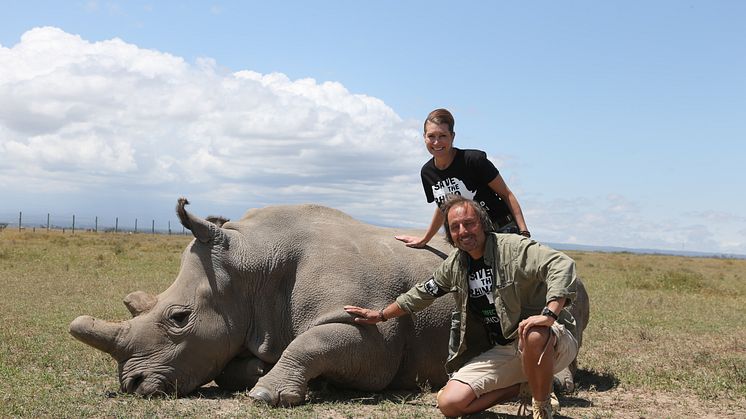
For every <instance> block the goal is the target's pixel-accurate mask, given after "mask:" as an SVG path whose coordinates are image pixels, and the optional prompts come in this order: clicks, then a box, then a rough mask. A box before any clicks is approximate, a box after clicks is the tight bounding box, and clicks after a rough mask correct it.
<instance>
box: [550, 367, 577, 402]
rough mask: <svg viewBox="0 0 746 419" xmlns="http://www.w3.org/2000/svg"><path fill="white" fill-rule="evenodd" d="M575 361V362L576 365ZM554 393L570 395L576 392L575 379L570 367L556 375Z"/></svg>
mask: <svg viewBox="0 0 746 419" xmlns="http://www.w3.org/2000/svg"><path fill="white" fill-rule="evenodd" d="M574 362H575V361H573V363H574ZM553 381H554V391H555V392H557V393H564V394H569V393H572V392H574V391H575V379H574V378H573V373H572V371H571V370H570V367H567V368H565V369H563V370H562V371H560V372H558V373H557V374H554V380H553Z"/></svg>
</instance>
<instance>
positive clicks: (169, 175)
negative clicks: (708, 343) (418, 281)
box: [0, 0, 746, 254]
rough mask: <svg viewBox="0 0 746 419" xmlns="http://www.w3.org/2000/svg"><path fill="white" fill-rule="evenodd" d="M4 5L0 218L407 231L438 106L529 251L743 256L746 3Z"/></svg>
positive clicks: (419, 198)
mask: <svg viewBox="0 0 746 419" xmlns="http://www.w3.org/2000/svg"><path fill="white" fill-rule="evenodd" d="M0 3H2V9H3V15H2V17H0V22H1V24H0V97H2V98H3V100H2V101H1V102H2V103H0V188H1V189H3V190H4V191H5V192H4V193H3V195H4V197H3V199H2V200H0V219H5V221H13V220H14V219H17V216H18V212H19V211H23V212H24V213H26V214H29V216H32V215H33V214H43V215H44V218H46V213H48V212H52V213H54V214H72V213H75V214H77V215H78V217H79V219H81V218H82V219H85V218H86V217H88V218H92V217H93V216H94V215H95V216H99V217H100V218H103V219H107V220H108V219H110V218H112V217H115V216H118V217H120V218H123V219H124V218H128V219H129V218H133V217H139V218H140V219H141V220H143V219H151V218H155V219H157V220H159V221H158V222H161V221H160V220H165V219H172V220H174V222H175V217H174V216H173V206H174V204H175V201H176V198H177V197H178V196H179V195H185V196H187V197H189V198H190V199H191V200H192V202H193V207H192V209H193V210H194V211H195V212H197V213H200V214H202V215H207V214H222V215H225V216H228V217H230V218H239V217H240V216H241V214H242V213H243V211H244V210H245V209H248V208H250V207H256V206H263V205H269V204H277V203H296V202H317V203H321V204H325V205H330V206H333V207H336V208H339V209H342V210H344V211H346V212H348V213H350V214H351V215H353V216H355V217H357V218H359V219H363V220H365V221H369V222H373V223H376V224H382V225H389V226H397V227H398V226H401V227H417V228H424V227H425V226H426V225H427V222H428V221H429V217H430V215H431V213H432V209H431V207H430V206H428V205H427V204H426V203H425V202H424V196H423V192H422V190H421V185H420V182H419V168H420V166H421V165H422V164H423V163H424V162H425V161H426V160H427V158H428V154H427V153H426V151H425V148H424V145H423V143H422V138H421V129H422V120H423V119H424V117H425V116H426V115H427V113H428V112H429V111H430V110H432V109H434V108H437V107H446V108H448V109H450V110H451V111H452V112H453V113H454V115H455V117H456V132H457V135H456V141H455V145H456V146H458V147H462V148H477V149H482V150H484V151H486V152H487V153H488V155H489V156H490V158H491V160H492V161H493V162H494V163H495V164H496V165H497V167H498V169H499V170H500V171H501V173H502V175H503V177H504V178H505V179H506V181H507V183H508V185H509V186H510V187H511V189H513V191H514V192H515V193H516V195H517V196H518V199H519V200H520V202H521V205H522V207H523V210H524V214H525V216H526V219H527V223H528V226H529V228H530V230H531V231H532V233H533V234H534V237H535V238H537V239H538V240H542V241H548V242H554V243H577V244H587V245H609V246H622V247H638V248H639V247H644V248H656V249H667V250H690V251H705V252H715V253H737V254H746V198H745V197H744V194H743V193H742V192H741V191H742V190H743V186H742V185H744V184H746V171H745V170H744V169H743V168H742V165H743V162H744V161H745V160H746V145H745V144H746V141H745V140H746V26H744V25H743V22H744V20H745V19H746V3H744V2H741V1H735V0H734V1H656V2H643V1H624V2H622V1H613V2H591V1H569V2H556V1H536V2H503V1H500V2H498V1H495V2H469V1H467V2H460V3H458V6H456V7H454V6H453V4H455V3H453V2H442V1H427V2H425V1H409V2H400V1H378V2H350V1H331V0H330V1H303V2H301V1H293V2H263V3H257V2H228V1H219V2H196V1H168V2H165V1H164V2H151V1H127V2H125V1H88V2H85V1H71V2H53V1H33V0H32V1H25V2H0ZM0 221H3V220H0Z"/></svg>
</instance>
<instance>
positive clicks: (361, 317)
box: [344, 306, 381, 324]
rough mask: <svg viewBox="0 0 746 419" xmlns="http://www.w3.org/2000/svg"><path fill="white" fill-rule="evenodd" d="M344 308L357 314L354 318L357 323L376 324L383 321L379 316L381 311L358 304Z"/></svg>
mask: <svg viewBox="0 0 746 419" xmlns="http://www.w3.org/2000/svg"><path fill="white" fill-rule="evenodd" d="M344 309H345V311H346V312H348V313H350V314H352V315H354V316H357V317H355V318H354V319H353V320H354V321H355V323H362V324H376V323H378V322H380V321H381V318H380V317H379V314H380V311H378V310H370V309H367V308H362V307H357V306H344Z"/></svg>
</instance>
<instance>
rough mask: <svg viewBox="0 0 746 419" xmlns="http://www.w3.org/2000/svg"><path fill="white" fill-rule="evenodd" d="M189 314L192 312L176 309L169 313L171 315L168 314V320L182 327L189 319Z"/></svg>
mask: <svg viewBox="0 0 746 419" xmlns="http://www.w3.org/2000/svg"><path fill="white" fill-rule="evenodd" d="M190 314H192V312H191V311H189V310H184V311H177V312H174V313H171V316H169V320H171V321H172V322H173V323H174V324H175V325H176V326H179V327H184V326H186V323H187V321H188V320H189V315H190Z"/></svg>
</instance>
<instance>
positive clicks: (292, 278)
mask: <svg viewBox="0 0 746 419" xmlns="http://www.w3.org/2000/svg"><path fill="white" fill-rule="evenodd" d="M186 204H188V202H187V200H186V199H183V198H182V199H179V203H178V205H177V213H178V215H179V218H180V220H181V223H182V224H183V225H184V226H185V227H186V228H188V229H189V230H191V232H192V234H193V235H194V237H195V240H193V241H192V242H191V243H190V244H189V245H188V246H187V248H186V250H185V251H184V252H183V255H182V258H181V269H180V272H179V274H178V276H177V278H176V280H175V281H174V283H173V284H172V285H171V286H170V287H169V288H168V289H167V290H165V291H164V292H162V293H161V294H159V295H157V296H152V295H149V294H146V293H144V292H141V291H137V292H133V293H131V294H129V295H128V296H127V297H125V300H124V303H125V305H126V306H127V308H128V309H129V311H130V312H131V313H132V316H133V318H132V319H130V320H127V321H122V322H107V321H103V320H98V319H95V318H93V317H90V316H80V317H78V318H76V319H75V320H74V321H73V322H72V323H71V324H70V333H71V334H72V335H73V336H74V337H76V338H77V339H79V340H81V341H83V342H85V343H87V344H89V345H91V346H93V347H95V348H97V349H100V350H102V351H105V352H107V353H109V354H110V355H111V356H112V357H113V358H114V359H115V360H116V361H117V362H118V367H119V380H120V383H121V389H122V391H124V392H127V393H136V394H140V395H146V396H149V395H157V394H180V395H183V394H188V393H190V392H192V391H194V390H195V389H197V388H198V387H200V386H202V385H203V384H206V383H208V382H210V381H212V380H215V382H216V383H217V384H218V385H219V386H221V387H223V388H226V389H230V390H236V389H249V388H251V389H252V390H251V391H250V393H249V395H250V397H252V398H254V399H256V400H260V401H262V402H267V403H269V404H271V405H278V404H281V405H295V404H299V403H302V402H303V401H304V399H305V395H306V390H307V385H308V382H309V380H311V379H314V378H316V377H321V378H324V379H327V380H329V381H331V382H334V383H336V384H338V385H340V386H345V387H349V388H354V389H359V390H365V391H379V390H383V389H387V388H388V389H396V388H416V387H417V386H418V385H422V384H424V383H428V384H429V385H431V386H432V387H434V388H437V387H440V386H441V385H443V384H445V382H446V380H447V376H446V374H445V370H444V366H443V365H444V362H445V359H446V356H447V353H448V335H449V326H450V324H449V323H450V317H451V316H450V312H451V309H452V306H453V299H451V298H440V299H438V300H437V301H436V302H435V303H434V304H433V305H432V306H430V307H429V308H428V309H426V310H424V311H422V312H420V313H418V314H417V315H415V316H404V317H400V318H398V319H396V320H392V321H388V322H386V323H379V324H378V325H376V326H361V325H357V324H355V323H353V322H352V318H351V316H350V315H349V314H347V313H345V312H344V310H343V309H342V307H343V306H344V305H345V304H355V305H360V306H365V307H381V308H382V307H384V306H385V305H386V304H388V303H390V302H391V301H393V300H394V298H395V297H396V296H397V295H399V294H400V293H402V292H404V291H406V290H408V289H409V288H410V287H411V286H412V285H413V284H415V283H416V282H418V281H421V280H424V279H425V278H427V277H428V276H429V275H430V274H431V273H432V271H433V270H434V269H435V268H436V267H437V266H438V264H439V263H440V262H441V261H442V259H443V258H444V257H445V256H446V255H445V254H446V253H447V252H449V251H450V248H448V247H447V245H445V243H443V244H440V245H438V244H434V248H429V249H412V248H408V247H406V246H404V245H403V244H401V243H400V242H397V241H396V240H395V239H394V237H393V236H394V231H393V230H391V229H385V228H379V227H374V226H371V225H367V224H363V223H361V222H359V221H356V220H354V219H352V218H351V217H349V216H347V215H345V214H343V213H341V212H339V211H336V210H333V209H330V208H325V207H321V206H316V205H301V206H277V207H268V208H264V209H257V210H251V211H249V212H248V213H247V214H246V215H245V216H244V218H243V219H241V220H240V221H238V222H227V223H225V224H222V221H221V222H217V223H212V222H210V221H207V220H204V219H201V218H199V217H196V216H195V215H193V214H191V213H189V212H187V211H186V210H185V208H184V207H185V205H186ZM221 224H222V225H221ZM435 241H439V240H435ZM436 248H437V249H436ZM580 288H582V284H581V287H580ZM578 291H579V292H578V294H579V298H578V300H577V301H576V305H575V306H576V307H578V306H581V305H583V307H582V309H581V310H580V311H579V310H577V309H576V310H575V311H576V313H575V314H576V317H577V319H578V323H579V325H578V326H579V327H578V330H580V331H582V330H583V328H584V327H585V323H586V322H587V318H588V311H587V308H588V304H587V302H588V300H587V294H585V290H584V289H582V290H581V289H579V290H578ZM578 303H581V304H578ZM568 377H569V380H570V381H569V384H572V375H571V374H570V373H566V374H565V378H563V380H567V379H568Z"/></svg>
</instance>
